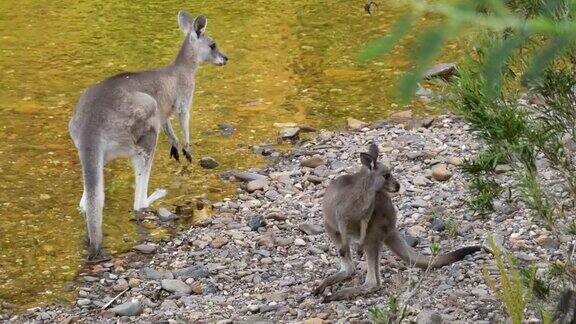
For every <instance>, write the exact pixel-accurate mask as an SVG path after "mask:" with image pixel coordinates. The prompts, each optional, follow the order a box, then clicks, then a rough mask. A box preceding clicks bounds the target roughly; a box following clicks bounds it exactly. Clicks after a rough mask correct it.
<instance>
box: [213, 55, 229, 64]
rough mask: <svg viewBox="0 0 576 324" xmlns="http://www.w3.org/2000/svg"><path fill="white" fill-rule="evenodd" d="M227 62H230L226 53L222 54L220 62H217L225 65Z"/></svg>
mask: <svg viewBox="0 0 576 324" xmlns="http://www.w3.org/2000/svg"><path fill="white" fill-rule="evenodd" d="M227 62H228V56H226V55H225V54H222V56H221V57H220V59H219V62H218V63H216V64H217V65H220V66H223V65H226V63H227Z"/></svg>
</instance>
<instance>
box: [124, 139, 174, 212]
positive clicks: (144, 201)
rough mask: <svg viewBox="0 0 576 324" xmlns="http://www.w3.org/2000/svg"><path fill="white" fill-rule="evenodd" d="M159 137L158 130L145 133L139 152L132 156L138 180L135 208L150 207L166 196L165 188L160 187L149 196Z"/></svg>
mask: <svg viewBox="0 0 576 324" xmlns="http://www.w3.org/2000/svg"><path fill="white" fill-rule="evenodd" d="M157 139H158V130H157V129H151V130H150V131H149V132H148V133H146V134H145V135H143V136H142V137H141V138H140V139H139V140H138V142H137V143H136V144H137V152H136V154H135V155H134V156H133V157H132V165H133V168H134V175H135V180H136V188H135V191H134V210H141V209H144V208H148V207H149V206H150V205H151V204H152V203H153V202H154V201H156V200H158V199H160V198H162V197H164V196H166V194H167V191H166V190H165V189H158V190H156V191H155V192H154V193H152V195H150V196H148V182H149V180H150V173H151V171H152V161H153V159H154V152H155V149H156V142H157Z"/></svg>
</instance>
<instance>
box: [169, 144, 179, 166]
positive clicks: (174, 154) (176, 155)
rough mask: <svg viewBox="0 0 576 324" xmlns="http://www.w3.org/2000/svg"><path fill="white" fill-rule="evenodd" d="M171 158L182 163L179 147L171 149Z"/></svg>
mask: <svg viewBox="0 0 576 324" xmlns="http://www.w3.org/2000/svg"><path fill="white" fill-rule="evenodd" d="M170 158H174V160H176V161H178V162H180V153H178V147H176V146H172V147H171V148H170Z"/></svg>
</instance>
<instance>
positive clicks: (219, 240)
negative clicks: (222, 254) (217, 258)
mask: <svg viewBox="0 0 576 324" xmlns="http://www.w3.org/2000/svg"><path fill="white" fill-rule="evenodd" d="M226 244H228V239H227V238H226V237H224V236H217V237H216V238H214V240H212V242H211V245H212V247H213V248H215V249H219V248H221V247H223V246H224V245H226Z"/></svg>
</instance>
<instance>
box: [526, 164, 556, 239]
mask: <svg viewBox="0 0 576 324" xmlns="http://www.w3.org/2000/svg"><path fill="white" fill-rule="evenodd" d="M519 189H520V192H521V193H522V197H523V198H524V203H526V207H528V208H530V209H531V210H532V211H534V212H535V214H536V215H537V216H538V217H539V218H540V219H541V220H543V221H544V222H545V224H546V226H547V227H548V228H549V229H552V228H554V224H555V222H556V218H557V213H556V207H555V204H554V202H553V200H552V198H550V197H549V196H548V195H547V194H546V193H545V192H544V191H543V190H542V188H541V187H540V183H539V182H538V179H537V178H536V174H535V172H531V171H526V172H524V175H523V176H522V177H521V178H520V185H519Z"/></svg>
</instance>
